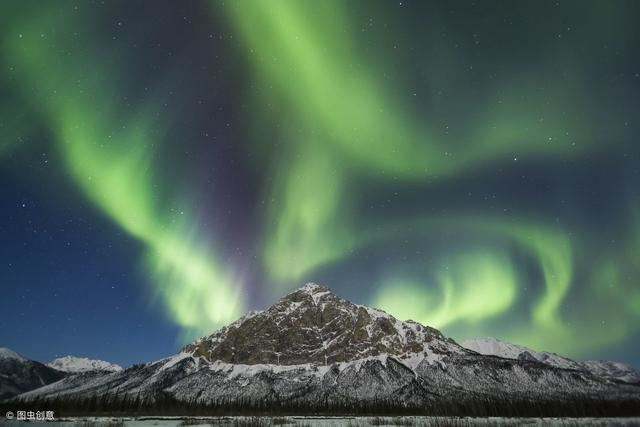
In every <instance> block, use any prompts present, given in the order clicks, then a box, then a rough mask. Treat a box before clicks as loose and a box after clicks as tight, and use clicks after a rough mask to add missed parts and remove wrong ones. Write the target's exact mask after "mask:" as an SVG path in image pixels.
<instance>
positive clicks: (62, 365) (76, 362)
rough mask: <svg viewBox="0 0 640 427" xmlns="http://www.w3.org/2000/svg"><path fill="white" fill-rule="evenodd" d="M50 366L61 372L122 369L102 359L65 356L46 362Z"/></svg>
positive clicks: (116, 370)
mask: <svg viewBox="0 0 640 427" xmlns="http://www.w3.org/2000/svg"><path fill="white" fill-rule="evenodd" d="M47 366H49V367H50V368H54V369H57V370H59V371H62V372H73V373H76V372H87V371H108V372H118V371H122V367H121V366H118V365H115V364H113V363H109V362H105V361H104V360H92V359H87V358H86V357H74V356H65V357H60V358H58V359H54V360H52V361H51V362H49V363H47Z"/></svg>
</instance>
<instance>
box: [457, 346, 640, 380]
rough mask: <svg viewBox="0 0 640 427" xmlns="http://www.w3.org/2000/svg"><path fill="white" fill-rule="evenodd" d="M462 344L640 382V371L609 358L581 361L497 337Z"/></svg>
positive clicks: (519, 357) (489, 352) (519, 358)
mask: <svg viewBox="0 0 640 427" xmlns="http://www.w3.org/2000/svg"><path fill="white" fill-rule="evenodd" d="M460 344H461V345H462V346H463V347H466V348H468V349H470V350H473V351H476V352H478V353H480V354H486V355H492V356H498V357H504V358H507V359H518V360H535V361H537V362H541V363H545V364H547V365H550V366H555V367H557V368H564V369H576V370H582V371H587V372H590V373H592V374H593V375H596V376H601V377H607V378H611V379H615V380H620V381H624V382H628V383H640V372H638V371H637V370H635V369H634V368H633V367H632V366H630V365H627V364H626V363H620V362H611V361H608V360H586V361H583V362H580V361H575V360H572V359H569V358H567V357H563V356H560V355H557V354H555V353H549V352H544V351H535V350H531V349H530V348H527V347H523V346H520V345H516V344H511V343H508V342H504V341H500V340H499V339H496V338H476V339H471V340H466V341H462V342H461V343H460Z"/></svg>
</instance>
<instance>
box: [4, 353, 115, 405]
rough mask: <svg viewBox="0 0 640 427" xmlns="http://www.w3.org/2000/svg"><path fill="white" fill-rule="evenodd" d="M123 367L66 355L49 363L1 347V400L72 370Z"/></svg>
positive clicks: (35, 387) (101, 370) (94, 370)
mask: <svg viewBox="0 0 640 427" xmlns="http://www.w3.org/2000/svg"><path fill="white" fill-rule="evenodd" d="M121 370H122V368H121V367H120V366H118V365H114V364H111V363H108V362H104V361H102V360H91V359H86V358H81V357H72V356H66V357H62V358H60V359H55V360H53V361H52V362H50V363H48V364H46V365H45V364H43V363H40V362H36V361H35V360H30V359H27V358H26V357H24V356H22V355H20V354H18V353H16V352H15V351H13V350H10V349H8V348H3V347H0V400H3V399H7V398H11V397H14V396H17V395H19V394H21V393H24V392H26V391H30V390H35V389H37V388H40V387H42V386H44V385H47V384H51V383H53V382H56V381H58V380H60V379H62V378H64V377H66V376H68V375H70V374H72V373H78V372H89V371H93V372H100V373H104V372H115V371H121Z"/></svg>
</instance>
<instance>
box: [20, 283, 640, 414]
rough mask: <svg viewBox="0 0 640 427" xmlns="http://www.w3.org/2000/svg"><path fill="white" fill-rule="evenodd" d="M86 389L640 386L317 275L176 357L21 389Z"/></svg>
mask: <svg viewBox="0 0 640 427" xmlns="http://www.w3.org/2000/svg"><path fill="white" fill-rule="evenodd" d="M276 353H279V354H276ZM91 396H95V397H96V398H97V397H100V398H101V399H104V400H105V401H106V402H113V401H114V399H116V398H117V399H124V400H128V402H129V403H126V404H127V405H130V404H131V402H132V401H133V402H138V404H140V403H139V402H144V404H145V405H151V406H152V407H153V405H156V406H157V405H162V402H167V399H169V400H170V401H171V402H173V403H171V405H174V406H176V405H187V406H186V407H190V408H193V407H198V406H202V405H208V406H207V407H212V408H219V410H220V411H223V412H224V411H230V412H233V411H238V410H239V408H240V409H242V410H247V408H254V409H259V408H263V409H262V410H264V408H280V409H282V410H286V411H294V410H298V409H299V408H306V409H305V411H307V412H309V411H311V412H313V413H318V412H323V411H324V412H326V413H332V411H333V412H335V410H336V409H335V408H342V409H341V410H343V411H353V410H362V411H375V410H377V409H376V408H386V409H385V410H388V411H391V412H393V411H396V412H398V411H405V412H406V411H410V412H412V413H422V414H435V413H447V414H461V413H464V414H475V415H479V414H493V415H504V414H514V413H515V414H517V413H520V414H524V413H535V414H540V415H557V414H567V415H568V414H572V415H576V414H582V415H586V414H611V415H613V414H617V415H620V414H629V413H634V411H635V413H636V415H640V414H637V412H640V385H639V384H629V383H625V382H622V381H619V380H616V379H613V378H608V377H602V376H598V375H596V374H594V373H592V372H588V371H585V370H577V369H566V368H560V367H556V366H551V365H549V364H545V363H542V362H540V361H538V360H535V359H527V358H525V359H507V358H501V357H498V356H492V355H482V354H480V353H478V352H476V351H473V350H470V349H466V348H464V347H462V346H460V345H459V344H457V343H456V342H455V341H454V340H451V339H449V338H446V337H445V336H444V335H443V334H442V333H440V332H439V331H438V330H436V329H433V328H430V327H428V326H423V325H420V324H419V323H417V322H410V321H407V322H401V321H399V320H397V319H395V318H394V317H393V316H391V315H389V314H388V313H385V312H383V311H381V310H376V309H373V308H369V307H365V306H360V305H357V304H353V303H351V302H349V301H346V300H343V299H341V298H338V297H337V296H335V295H334V294H333V293H332V292H330V291H328V289H327V288H325V287H321V286H319V285H306V286H304V287H302V288H300V289H298V290H296V291H294V292H292V293H290V294H288V295H286V296H284V297H283V298H281V299H280V300H278V301H277V302H276V303H275V304H273V305H272V306H270V307H268V308H267V309H266V310H263V311H260V312H253V313H249V314H247V315H245V316H243V317H241V318H240V319H238V320H237V321H235V322H233V323H231V324H230V325H227V326H225V327H223V328H221V329H219V330H218V331H216V332H214V333H213V334H211V335H208V336H206V337H203V338H201V339H199V340H196V341H194V342H193V343H191V344H189V345H187V346H185V347H183V349H182V351H181V352H180V353H178V354H176V355H173V356H170V357H167V358H164V359H161V360H159V361H156V362H151V363H147V364H144V365H138V366H132V367H130V368H127V369H125V370H123V371H119V372H111V373H104V372H81V373H78V374H74V375H69V376H66V377H65V378H63V379H62V380H60V381H58V382H55V383H53V384H49V385H45V386H44V387H41V388H39V389H36V390H32V391H30V392H26V393H23V394H21V395H20V396H18V398H17V399H18V400H20V401H25V402H29V401H37V402H43V401H44V402H47V401H51V399H55V401H57V402H78V401H81V400H82V399H88V398H91ZM188 405H191V406H188ZM234 408H235V409H234ZM296 408H298V409H296ZM332 408H333V409H332ZM348 408H351V409H348ZM487 408H489V409H487ZM621 408H622V409H621Z"/></svg>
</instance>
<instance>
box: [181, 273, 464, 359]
mask: <svg viewBox="0 0 640 427" xmlns="http://www.w3.org/2000/svg"><path fill="white" fill-rule="evenodd" d="M183 352H185V353H190V354H193V355H195V356H200V357H202V358H204V359H205V360H206V361H209V362H213V361H221V362H226V363H232V364H246V365H255V364H275V365H298V364H305V363H311V364H315V365H328V364H332V363H336V362H348V361H351V360H356V359H364V358H367V357H376V356H382V355H389V356H396V357H398V358H400V359H406V358H411V357H413V356H414V355H415V354H424V355H428V356H430V357H432V358H434V360H435V359H436V358H438V355H444V354H451V353H465V352H466V351H465V350H464V349H463V348H461V347H460V346H458V345H457V344H455V342H453V341H452V340H449V339H446V338H445V337H444V336H443V335H442V334H441V333H440V332H439V331H438V330H436V329H433V328H430V327H427V326H423V325H421V324H419V323H416V322H412V321H409V322H400V321H399V320H397V319H395V318H394V317H392V316H390V315H388V314H387V313H385V312H383V311H380V310H375V309H372V308H369V307H365V306H361V305H356V304H353V303H351V302H349V301H346V300H343V299H340V298H338V297H337V296H336V295H334V294H333V293H332V292H330V291H329V289H327V288H326V287H324V286H319V285H316V284H307V285H305V286H304V287H302V288H300V289H299V290H297V291H296V292H293V293H291V294H289V295H287V296H286V297H285V298H282V299H281V300H280V301H278V302H277V303H276V304H274V305H272V306H271V307H269V308H268V309H267V310H265V311H260V312H253V313H250V314H248V315H247V316H245V317H243V318H241V319H239V320H238V321H236V322H234V323H232V324H231V325H229V326H227V327H225V328H222V329H221V330H219V331H217V332H216V333H214V334H213V335H210V336H208V337H205V338H202V339H200V340H198V341H196V342H195V343H193V344H191V345H188V346H186V347H185V348H184V349H183Z"/></svg>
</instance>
